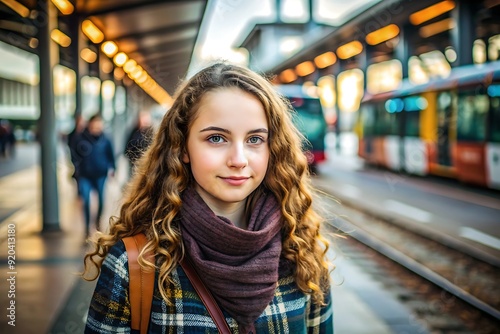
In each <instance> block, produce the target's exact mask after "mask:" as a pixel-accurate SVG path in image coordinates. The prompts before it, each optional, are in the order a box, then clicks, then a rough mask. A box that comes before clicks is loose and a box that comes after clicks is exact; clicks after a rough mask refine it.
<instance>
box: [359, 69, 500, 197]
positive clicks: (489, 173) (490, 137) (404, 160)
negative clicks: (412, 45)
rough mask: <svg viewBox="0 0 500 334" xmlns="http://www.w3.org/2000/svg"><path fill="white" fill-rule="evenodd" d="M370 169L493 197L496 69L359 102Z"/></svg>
mask: <svg viewBox="0 0 500 334" xmlns="http://www.w3.org/2000/svg"><path fill="white" fill-rule="evenodd" d="M355 130H356V131H355V132H357V134H358V138H359V147H358V155H359V156H360V157H361V158H363V159H364V161H365V162H366V163H368V164H371V165H377V166H381V167H384V168H388V169H390V170H394V171H398V172H406V173H409V174H416V175H422V176H426V175H436V176H443V177H447V178H454V179H457V180H459V181H460V182H463V183H465V184H472V185H477V186H481V187H487V188H491V189H496V190H499V189H500V61H494V62H488V63H484V64H480V65H479V64H472V65H466V66H460V67H455V68H452V70H451V72H450V74H449V75H448V76H447V77H445V78H437V79H433V80H430V81H429V82H427V83H425V84H418V85H413V84H411V83H410V82H409V81H407V80H404V81H403V83H402V84H401V85H400V88H398V89H396V90H393V91H389V92H385V93H379V94H368V93H367V94H365V96H364V97H363V99H362V102H361V105H360V109H359V113H358V118H357V121H356V125H355Z"/></svg>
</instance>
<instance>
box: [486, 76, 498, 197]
mask: <svg viewBox="0 0 500 334" xmlns="http://www.w3.org/2000/svg"><path fill="white" fill-rule="evenodd" d="M488 95H489V97H490V113H489V118H488V126H489V127H488V140H487V143H486V173H487V176H486V181H487V183H488V186H489V187H490V188H496V189H500V84H499V83H496V84H492V85H490V86H489V87H488Z"/></svg>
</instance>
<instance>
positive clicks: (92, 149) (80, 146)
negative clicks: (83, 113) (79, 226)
mask: <svg viewBox="0 0 500 334" xmlns="http://www.w3.org/2000/svg"><path fill="white" fill-rule="evenodd" d="M103 130H104V123H103V120H102V118H101V116H100V115H94V116H92V117H91V118H90V119H89V121H88V124H87V127H86V129H85V130H84V131H83V132H82V133H81V134H79V135H76V137H75V139H74V143H73V144H74V150H75V152H74V154H75V156H74V164H75V170H76V171H77V178H78V188H79V190H80V196H81V198H82V201H83V214H84V218H85V232H86V236H88V235H89V232H90V215H91V213H90V193H91V192H92V190H95V191H96V192H97V196H98V200H99V205H98V209H97V215H96V218H95V227H96V229H97V230H100V229H101V226H100V220H101V215H102V211H103V208H104V185H105V183H106V178H107V177H108V175H111V176H113V175H114V170H115V159H114V153H113V147H112V144H111V141H110V140H109V139H108V138H107V137H106V135H105V134H104V132H103Z"/></svg>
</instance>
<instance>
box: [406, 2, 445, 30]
mask: <svg viewBox="0 0 500 334" xmlns="http://www.w3.org/2000/svg"><path fill="white" fill-rule="evenodd" d="M453 8H455V1H441V2H438V3H437V4H434V5H432V6H429V7H427V8H424V9H422V10H419V11H418V12H415V13H413V14H411V15H410V22H411V23H412V24H413V25H415V26H417V25H419V24H422V23H424V22H426V21H429V20H432V19H433V18H435V17H438V16H439V15H442V14H444V13H446V12H449V11H450V10H452V9H453Z"/></svg>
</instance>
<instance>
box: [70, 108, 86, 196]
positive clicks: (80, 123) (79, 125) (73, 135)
mask: <svg viewBox="0 0 500 334" xmlns="http://www.w3.org/2000/svg"><path fill="white" fill-rule="evenodd" d="M85 127H86V124H85V119H84V118H83V117H82V116H81V115H79V116H77V117H76V118H75V127H74V129H73V131H71V132H70V133H68V137H67V144H68V148H69V156H70V159H71V163H72V164H73V174H72V175H71V176H72V177H73V178H74V179H75V181H76V188H77V192H78V196H79V197H80V195H81V194H80V189H79V186H78V175H79V170H78V164H77V160H78V153H77V147H76V144H77V140H78V137H79V136H80V135H81V134H82V132H83V130H85Z"/></svg>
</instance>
